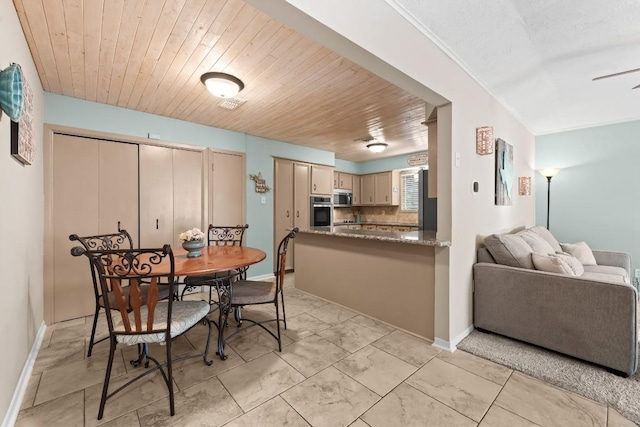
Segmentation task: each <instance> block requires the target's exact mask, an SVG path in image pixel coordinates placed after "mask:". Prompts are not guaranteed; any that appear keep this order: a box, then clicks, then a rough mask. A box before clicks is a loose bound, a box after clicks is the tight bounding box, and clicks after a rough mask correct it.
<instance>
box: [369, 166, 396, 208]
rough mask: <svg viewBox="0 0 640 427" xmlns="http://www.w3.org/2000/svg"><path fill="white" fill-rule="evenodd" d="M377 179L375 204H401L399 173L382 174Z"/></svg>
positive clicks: (376, 176) (376, 175) (377, 175)
mask: <svg viewBox="0 0 640 427" xmlns="http://www.w3.org/2000/svg"><path fill="white" fill-rule="evenodd" d="M374 177H375V197H374V200H375V204H376V205H391V206H398V205H399V204H400V185H399V184H400V175H399V173H398V172H397V171H391V172H382V173H377V174H375V175H374Z"/></svg>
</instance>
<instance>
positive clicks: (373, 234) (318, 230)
mask: <svg viewBox="0 0 640 427" xmlns="http://www.w3.org/2000/svg"><path fill="white" fill-rule="evenodd" d="M356 225H357V224H356ZM298 232H299V233H308V234H321V235H326V236H338V237H351V238H355V239H368V240H378V241H383V242H396V243H406V244H410V245H421V246H436V247H447V246H451V242H449V241H447V240H438V239H436V233H435V231H427V230H419V231H373V230H352V229H349V228H347V229H345V228H344V227H338V228H336V227H310V228H306V229H302V228H301V229H299V231H298Z"/></svg>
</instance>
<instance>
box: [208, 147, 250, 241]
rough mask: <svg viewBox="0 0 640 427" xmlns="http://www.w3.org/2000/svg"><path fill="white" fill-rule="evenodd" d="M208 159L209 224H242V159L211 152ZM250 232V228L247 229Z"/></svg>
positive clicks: (228, 154)
mask: <svg viewBox="0 0 640 427" xmlns="http://www.w3.org/2000/svg"><path fill="white" fill-rule="evenodd" d="M210 159H211V161H210V163H211V169H210V171H211V184H210V187H209V188H210V190H209V200H210V203H211V207H210V209H209V212H210V216H209V222H210V223H211V224H213V225H220V226H227V225H237V224H244V218H245V217H244V195H245V192H244V186H245V178H244V176H245V175H244V161H243V157H242V156H241V155H238V154H230V153H219V152H216V151H212V152H211V153H210ZM249 225H251V224H249ZM250 231H251V228H249V232H250ZM245 242H246V235H245Z"/></svg>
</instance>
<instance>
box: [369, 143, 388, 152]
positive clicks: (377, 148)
mask: <svg viewBox="0 0 640 427" xmlns="http://www.w3.org/2000/svg"><path fill="white" fill-rule="evenodd" d="M388 145H389V144H386V143H384V142H373V143H371V144H367V148H368V149H369V151H371V152H372V153H382V152H383V151H384V150H385V149H386V148H387V146H388Z"/></svg>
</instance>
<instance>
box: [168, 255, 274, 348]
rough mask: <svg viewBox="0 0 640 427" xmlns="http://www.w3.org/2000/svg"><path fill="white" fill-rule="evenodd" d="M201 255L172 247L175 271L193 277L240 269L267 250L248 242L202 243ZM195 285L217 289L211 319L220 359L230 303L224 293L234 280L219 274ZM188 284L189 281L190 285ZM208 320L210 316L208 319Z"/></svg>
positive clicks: (228, 292) (228, 291) (226, 292)
mask: <svg viewBox="0 0 640 427" xmlns="http://www.w3.org/2000/svg"><path fill="white" fill-rule="evenodd" d="M201 252H202V255H201V256H199V257H196V258H187V251H186V250H184V249H183V248H175V250H174V252H173V254H174V263H175V264H174V265H175V270H174V275H175V276H177V277H180V276H189V277H191V278H196V279H197V277H198V276H202V277H203V278H210V277H211V276H214V275H215V273H221V272H226V271H234V270H243V269H246V268H247V267H249V266H250V265H253V264H256V263H258V262H260V261H262V260H264V259H265V258H266V256H267V254H266V253H265V252H264V251H263V250H261V249H257V248H250V247H247V246H205V247H204V248H202V251H201ZM194 285H195V286H215V287H216V290H217V292H218V297H219V302H218V308H219V316H218V322H214V323H215V324H216V326H217V327H218V351H217V352H216V354H217V355H218V356H220V358H221V359H223V360H224V359H226V358H227V357H226V355H225V353H224V346H225V341H224V328H225V326H226V324H225V323H226V322H225V321H223V319H226V318H227V316H228V314H229V305H228V304H227V303H225V302H224V301H220V299H222V300H224V298H223V296H224V297H226V298H230V296H231V292H232V289H231V287H232V286H233V280H229V278H227V277H219V278H217V279H216V280H213V281H207V282H205V281H203V282H202V283H194ZM190 286H191V285H190ZM210 321H211V320H210Z"/></svg>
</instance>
